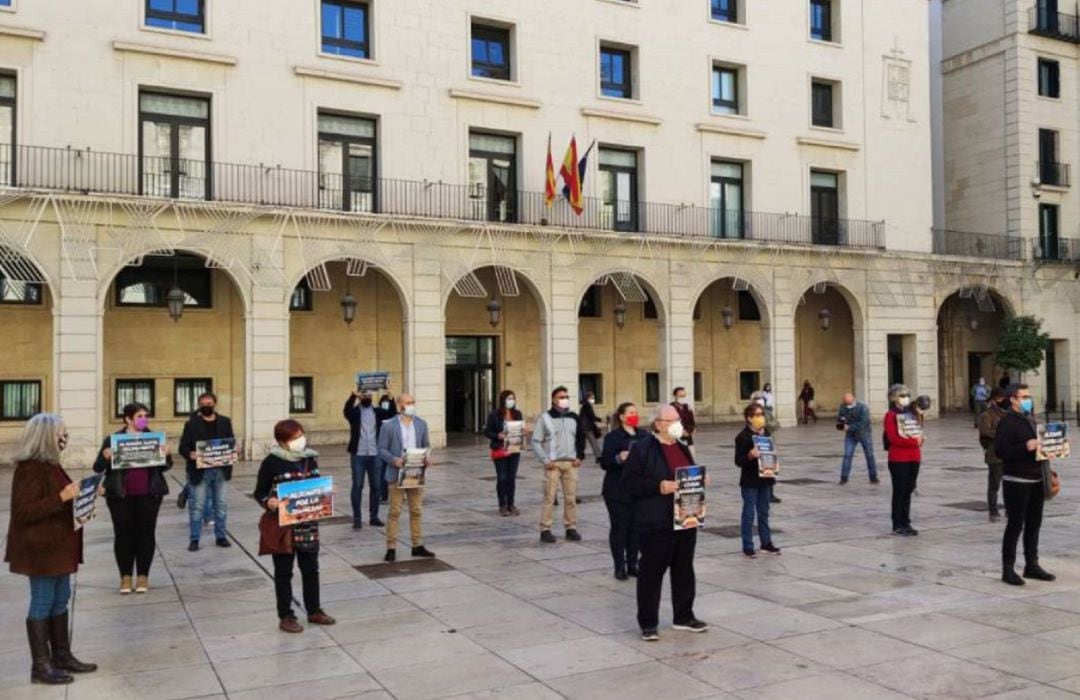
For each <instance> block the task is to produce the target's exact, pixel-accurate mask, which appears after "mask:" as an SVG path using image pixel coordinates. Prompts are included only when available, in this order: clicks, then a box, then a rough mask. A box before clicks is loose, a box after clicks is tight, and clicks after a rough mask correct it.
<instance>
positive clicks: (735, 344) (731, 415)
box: [694, 277, 772, 422]
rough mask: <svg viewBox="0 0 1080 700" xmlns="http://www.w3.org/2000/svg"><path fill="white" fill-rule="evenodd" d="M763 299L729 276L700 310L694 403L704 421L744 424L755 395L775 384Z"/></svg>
mask: <svg viewBox="0 0 1080 700" xmlns="http://www.w3.org/2000/svg"><path fill="white" fill-rule="evenodd" d="M768 311H769V310H768V308H767V307H766V305H765V303H764V300H763V298H762V297H761V295H760V294H759V293H758V292H757V291H756V290H754V289H753V288H751V287H750V286H749V285H748V284H747V283H746V282H745V281H742V280H739V279H737V278H732V277H726V278H722V279H718V280H716V281H714V282H712V283H711V284H709V286H707V287H706V288H705V289H704V290H703V291H702V293H701V295H700V296H699V297H698V300H697V303H696V304H695V305H694V401H695V404H696V414H697V419H698V420H699V421H701V422H719V421H724V420H742V410H743V407H744V406H745V405H746V403H747V401H749V399H750V396H751V394H752V393H753V392H754V391H757V390H758V389H760V388H761V387H762V385H764V384H766V383H769V382H771V381H772V377H771V375H772V367H771V364H770V358H771V352H770V347H769V346H770V342H769V328H770V323H769V315H768Z"/></svg>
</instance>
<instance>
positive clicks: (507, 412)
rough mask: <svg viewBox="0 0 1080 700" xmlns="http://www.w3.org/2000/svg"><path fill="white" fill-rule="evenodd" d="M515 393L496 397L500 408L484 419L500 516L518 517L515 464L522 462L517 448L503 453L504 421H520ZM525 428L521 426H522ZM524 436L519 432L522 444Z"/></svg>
mask: <svg viewBox="0 0 1080 700" xmlns="http://www.w3.org/2000/svg"><path fill="white" fill-rule="evenodd" d="M516 405H517V398H516V397H515V396H514V392H512V391H510V390H505V391H503V392H502V393H500V394H499V406H498V408H496V409H495V410H494V411H492V412H491V413H490V414H489V415H488V417H487V423H485V425H484V435H486V436H487V439H488V440H490V441H491V443H490V445H489V447H490V448H491V461H492V462H494V463H495V493H496V495H497V496H498V498H499V515H503V516H506V515H521V511H519V510H518V509H517V506H515V505H514V491H515V489H514V486H515V485H516V484H517V471H518V462H520V461H521V451H520V446H519V450H518V451H517V452H510V451H509V450H507V449H506V423H507V421H520V420H522V417H521V411H519V410H517V408H515V406H516ZM522 427H523V428H524V426H522ZM524 435H525V432H524V430H522V443H523V444H524Z"/></svg>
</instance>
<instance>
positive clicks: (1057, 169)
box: [1035, 160, 1072, 187]
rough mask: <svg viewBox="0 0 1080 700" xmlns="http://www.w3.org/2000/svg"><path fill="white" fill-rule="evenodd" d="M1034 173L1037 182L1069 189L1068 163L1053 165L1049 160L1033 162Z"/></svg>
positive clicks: (1069, 173)
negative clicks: (1037, 177) (1036, 176)
mask: <svg viewBox="0 0 1080 700" xmlns="http://www.w3.org/2000/svg"><path fill="white" fill-rule="evenodd" d="M1035 172H1036V173H1038V176H1039V182H1041V183H1042V184H1044V185H1052V186H1054V187H1069V186H1070V184H1071V182H1070V175H1071V174H1072V173H1071V172H1070V171H1069V164H1068V163H1055V162H1053V161H1049V160H1040V161H1036V162H1035Z"/></svg>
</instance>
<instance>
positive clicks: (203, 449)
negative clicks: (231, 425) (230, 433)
mask: <svg viewBox="0 0 1080 700" xmlns="http://www.w3.org/2000/svg"><path fill="white" fill-rule="evenodd" d="M235 462H236V438H214V439H212V440H199V441H198V442H196V443H195V468H196V469H215V468H217V467H231V466H232V465H233V463H235Z"/></svg>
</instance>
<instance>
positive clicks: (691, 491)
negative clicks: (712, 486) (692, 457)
mask: <svg viewBox="0 0 1080 700" xmlns="http://www.w3.org/2000/svg"><path fill="white" fill-rule="evenodd" d="M675 482H676V483H677V484H678V485H679V490H678V491H676V492H675V494H674V498H675V529H676V530H692V529H694V528H696V527H701V526H702V525H704V524H705V467H702V466H698V465H692V466H689V467H679V468H678V469H676V470H675Z"/></svg>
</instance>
